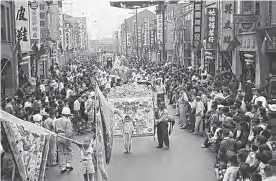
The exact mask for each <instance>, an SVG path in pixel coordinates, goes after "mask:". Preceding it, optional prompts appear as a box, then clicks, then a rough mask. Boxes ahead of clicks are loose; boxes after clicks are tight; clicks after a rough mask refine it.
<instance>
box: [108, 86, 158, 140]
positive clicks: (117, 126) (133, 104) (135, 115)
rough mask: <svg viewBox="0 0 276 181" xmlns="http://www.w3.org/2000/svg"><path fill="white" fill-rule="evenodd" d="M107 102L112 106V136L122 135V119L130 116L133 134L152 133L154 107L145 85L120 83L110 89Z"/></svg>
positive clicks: (150, 94) (138, 135) (149, 134)
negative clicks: (120, 84)
mask: <svg viewBox="0 0 276 181" xmlns="http://www.w3.org/2000/svg"><path fill="white" fill-rule="evenodd" d="M108 97H109V102H111V103H112V104H113V107H114V116H115V118H114V136H122V135H123V119H124V117H125V116H126V115H128V116H130V118H131V119H132V121H133V124H134V130H135V131H134V136H137V137H142V136H153V135H154V107H153V101H152V91H151V88H149V87H148V86H147V85H136V84H129V85H122V86H120V87H116V89H111V91H110V94H109V95H108Z"/></svg>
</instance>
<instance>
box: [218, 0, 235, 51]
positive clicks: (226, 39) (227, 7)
mask: <svg viewBox="0 0 276 181" xmlns="http://www.w3.org/2000/svg"><path fill="white" fill-rule="evenodd" d="M221 13H222V17H223V18H222V27H221V28H222V40H221V41H222V42H221V50H222V51H225V50H227V47H228V45H229V43H230V42H231V41H232V40H233V30H234V24H233V15H234V1H222V11H221Z"/></svg>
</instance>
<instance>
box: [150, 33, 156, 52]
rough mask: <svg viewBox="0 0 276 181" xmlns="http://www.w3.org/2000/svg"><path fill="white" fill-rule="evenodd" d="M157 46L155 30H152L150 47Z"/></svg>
mask: <svg viewBox="0 0 276 181" xmlns="http://www.w3.org/2000/svg"><path fill="white" fill-rule="evenodd" d="M154 47H155V31H154V30H151V31H150V48H151V49H154Z"/></svg>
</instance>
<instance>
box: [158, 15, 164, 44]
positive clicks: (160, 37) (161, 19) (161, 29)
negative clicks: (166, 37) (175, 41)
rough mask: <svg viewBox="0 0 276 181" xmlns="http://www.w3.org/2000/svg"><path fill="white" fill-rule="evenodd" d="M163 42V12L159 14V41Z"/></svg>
mask: <svg viewBox="0 0 276 181" xmlns="http://www.w3.org/2000/svg"><path fill="white" fill-rule="evenodd" d="M162 42H163V17H162V12H160V13H158V14H157V43H158V44H162Z"/></svg>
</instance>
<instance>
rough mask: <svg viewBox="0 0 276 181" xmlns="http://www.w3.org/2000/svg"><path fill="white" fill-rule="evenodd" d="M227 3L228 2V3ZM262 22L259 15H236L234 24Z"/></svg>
mask: <svg viewBox="0 0 276 181" xmlns="http://www.w3.org/2000/svg"><path fill="white" fill-rule="evenodd" d="M226 2H227V1H226ZM258 21H260V16H259V15H253V14H250V15H246V14H235V15H234V23H237V24H238V23H256V22H258Z"/></svg>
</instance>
